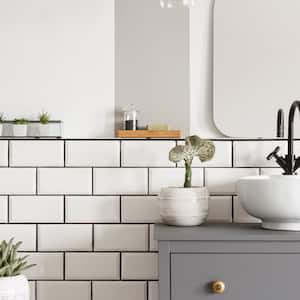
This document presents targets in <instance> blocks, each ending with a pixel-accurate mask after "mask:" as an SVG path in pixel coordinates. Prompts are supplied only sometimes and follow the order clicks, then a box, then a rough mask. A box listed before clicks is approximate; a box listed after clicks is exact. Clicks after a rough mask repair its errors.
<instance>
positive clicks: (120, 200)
mask: <svg viewBox="0 0 300 300" xmlns="http://www.w3.org/2000/svg"><path fill="white" fill-rule="evenodd" d="M122 206H123V201H122V196H120V198H119V223H120V224H121V223H123V222H122V220H123V215H122Z"/></svg>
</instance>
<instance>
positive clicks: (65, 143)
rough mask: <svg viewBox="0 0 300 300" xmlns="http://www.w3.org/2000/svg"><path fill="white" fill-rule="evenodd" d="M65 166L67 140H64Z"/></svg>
mask: <svg viewBox="0 0 300 300" xmlns="http://www.w3.org/2000/svg"><path fill="white" fill-rule="evenodd" d="M63 147H64V167H66V141H65V140H64V145H63Z"/></svg>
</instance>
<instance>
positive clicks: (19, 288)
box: [0, 275, 30, 300]
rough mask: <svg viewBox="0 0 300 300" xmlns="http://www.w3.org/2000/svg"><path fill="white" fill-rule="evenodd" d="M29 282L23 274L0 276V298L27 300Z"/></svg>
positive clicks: (0, 299)
mask: <svg viewBox="0 0 300 300" xmlns="http://www.w3.org/2000/svg"><path fill="white" fill-rule="evenodd" d="M29 297H30V293H29V284H28V280H27V278H26V277H25V276H24V275H18V276H12V277H1V278H0V300H29Z"/></svg>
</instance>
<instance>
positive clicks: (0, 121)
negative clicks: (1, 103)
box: [0, 113, 4, 123]
mask: <svg viewBox="0 0 300 300" xmlns="http://www.w3.org/2000/svg"><path fill="white" fill-rule="evenodd" d="M3 122H4V114H3V113H0V123H3Z"/></svg>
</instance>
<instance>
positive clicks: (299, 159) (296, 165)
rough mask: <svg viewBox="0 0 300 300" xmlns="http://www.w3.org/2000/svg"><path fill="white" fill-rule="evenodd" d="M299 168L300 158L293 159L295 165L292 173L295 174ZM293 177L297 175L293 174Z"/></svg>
mask: <svg viewBox="0 0 300 300" xmlns="http://www.w3.org/2000/svg"><path fill="white" fill-rule="evenodd" d="M299 167H300V156H299V157H297V158H295V165H294V169H293V172H295V171H296V170H297V169H299ZM295 175H297V173H295Z"/></svg>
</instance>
